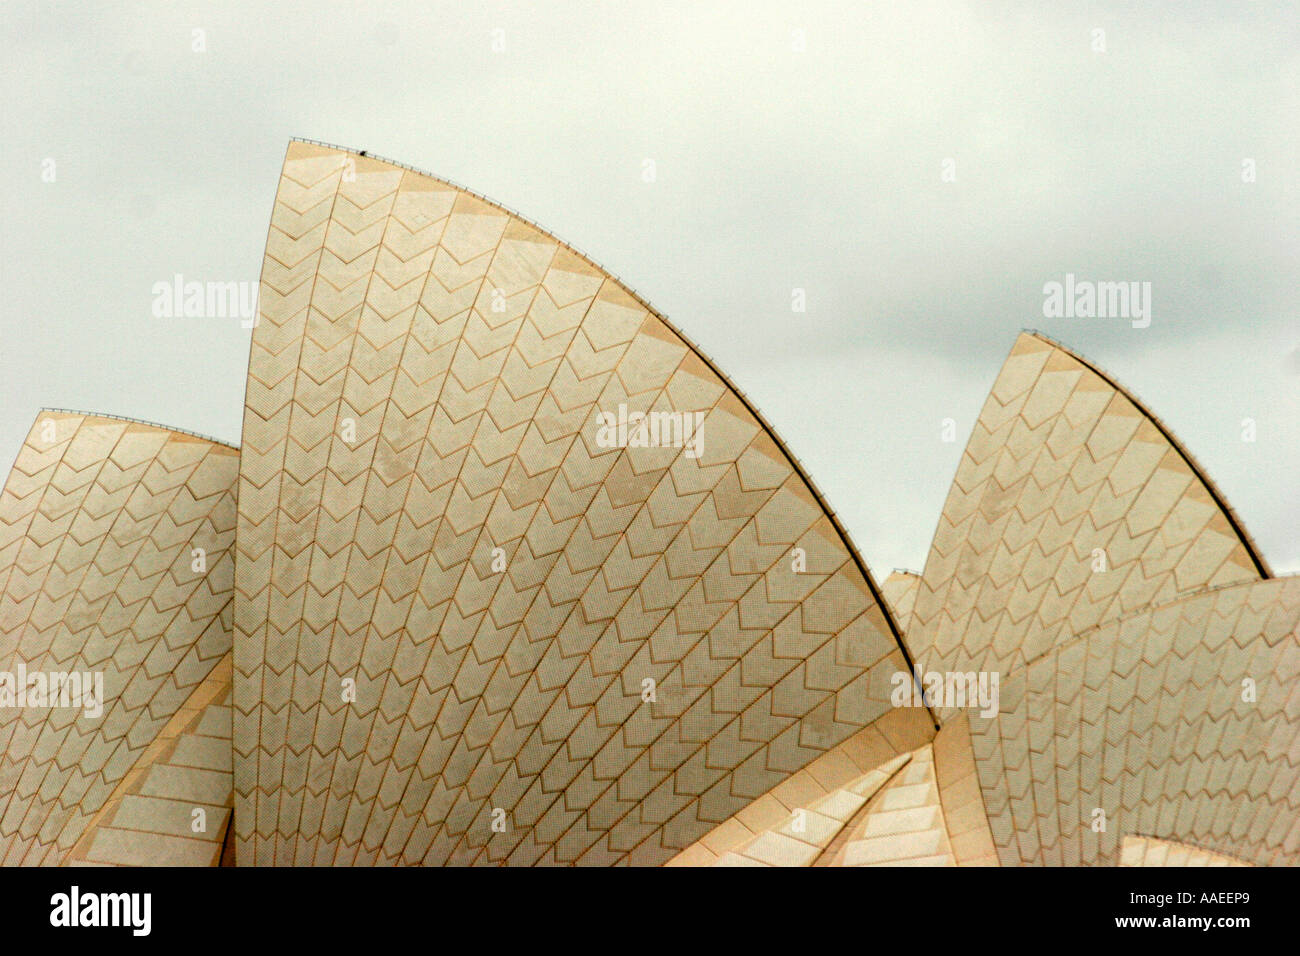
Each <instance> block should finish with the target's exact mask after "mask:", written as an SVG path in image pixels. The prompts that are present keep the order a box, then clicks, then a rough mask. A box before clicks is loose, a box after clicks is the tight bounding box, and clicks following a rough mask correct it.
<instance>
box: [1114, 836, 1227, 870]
mask: <svg viewBox="0 0 1300 956" xmlns="http://www.w3.org/2000/svg"><path fill="white" fill-rule="evenodd" d="M1119 865H1120V866H1250V864H1249V863H1243V862H1242V861H1241V860H1238V859H1235V858H1234V857H1230V856H1224V855H1223V854H1222V853H1211V852H1210V851H1209V850H1202V849H1201V848H1200V847H1196V846H1190V845H1189V844H1186V843H1175V842H1174V841H1172V840H1157V839H1155V838H1154V837H1137V836H1126V837H1125V838H1124V842H1123V844H1122V845H1121V846H1120V859H1119Z"/></svg>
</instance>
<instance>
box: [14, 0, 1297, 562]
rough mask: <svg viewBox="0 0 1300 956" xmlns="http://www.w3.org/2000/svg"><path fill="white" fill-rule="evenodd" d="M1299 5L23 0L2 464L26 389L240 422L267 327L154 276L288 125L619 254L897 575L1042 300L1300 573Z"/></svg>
mask: <svg viewBox="0 0 1300 956" xmlns="http://www.w3.org/2000/svg"><path fill="white" fill-rule="evenodd" d="M1298 21H1300V17H1298V15H1297V7H1296V4H1294V3H1276V4H1274V3H1266V2H1265V3H1249V4H1246V3H1239V2H1223V3H1205V2H1194V0H1180V2H1170V3H1146V4H1131V3H1127V2H1123V3H1120V2H1115V3H1095V4H1094V3H1070V4H1047V3H1043V4H1033V5H1031V4H1019V3H1000V2H972V3H956V2H944V3H921V2H898V3H874V2H873V3H865V2H857V3H839V4H812V3H798V4H795V3H789V4H771V3H736V4H714V3H707V2H684V3H670V2H654V3H645V2H638V3H614V2H605V3H582V2H573V0H566V2H562V3H560V2H555V3H546V2H540V3H538V2H533V3H522V2H514V3H485V4H478V3H469V2H460V3H422V4H415V3H410V4H406V3H388V2H375V3H320V2H318V3H310V4H305V3H288V2H277V3H272V4H266V5H262V4H253V3H247V2H224V3H167V4H165V5H164V4H161V3H157V4H125V3H105V4H102V5H98V4H97V5H91V4H81V3H78V4H59V5H57V6H56V5H53V4H35V3H27V2H14V0H6V2H5V3H3V5H0V25H2V29H3V43H4V51H5V52H4V66H3V71H4V72H3V83H4V89H3V102H4V110H3V111H2V112H0V134H2V136H3V142H4V144H5V147H4V150H3V152H2V153H0V164H2V165H0V171H2V173H3V179H2V182H3V185H0V197H2V198H0V202H2V204H3V205H2V206H0V212H2V213H3V220H4V222H3V243H4V245H3V257H2V259H0V261H3V263H4V270H5V276H4V278H5V283H4V288H5V291H6V295H5V297H4V300H3V303H0V408H3V410H4V412H5V414H4V415H3V416H2V417H0V467H3V468H5V469H6V470H7V468H8V466H9V464H10V463H11V462H12V461H13V458H14V456H15V454H16V453H17V450H18V447H19V445H20V443H21V441H22V438H23V436H24V435H25V434H26V431H27V429H28V427H29V426H30V423H31V421H32V420H33V418H34V416H35V414H36V410H37V409H38V408H39V407H40V406H43V405H49V406H63V407H72V408H80V409H88V410H95V411H103V412H109V413H114V414H121V415H130V416H134V417H139V418H145V419H149V420H153V421H158V422H162V423H164V424H168V425H173V426H177V427H182V428H188V429H191V430H194V431H198V432H202V433H206V434H210V435H213V436H215V437H218V438H221V439H224V440H228V441H232V442H238V440H239V429H240V423H241V419H242V403H243V395H244V374H245V370H246V368H247V361H248V345H249V335H250V332H249V330H247V329H243V328H241V326H240V323H239V321H238V319H213V318H208V319H159V318H155V317H154V316H153V315H152V312H151V304H152V289H153V286H154V283H156V282H159V281H170V280H171V278H172V276H173V275H175V274H176V273H180V274H183V275H184V276H185V277H186V278H187V279H198V280H214V281H256V279H257V277H258V273H259V271H260V267H261V259H262V251H263V245H264V243H265V238H266V230H267V222H268V220H269V218H270V214H271V204H272V201H273V198H274V193H275V188H276V183H277V178H278V175H279V169H280V164H281V160H282V157H283V154H284V149H285V146H286V143H287V141H288V139H289V137H291V136H305V137H309V138H313V139H320V140H325V141H327V142H331V143H337V144H340V145H344V146H349V147H354V148H358V149H367V150H370V151H371V152H373V153H376V154H378V155H381V156H385V157H391V158H393V159H397V160H400V161H403V162H406V163H409V164H411V165H413V166H416V167H418V168H421V169H424V170H427V171H429V172H431V173H433V174H435V175H438V176H442V177H444V178H447V179H451V180H454V181H456V182H459V183H461V184H464V185H466V186H468V187H470V188H471V189H474V190H476V191H478V192H481V193H483V194H485V195H487V196H489V197H491V198H493V199H495V200H497V201H499V202H501V203H502V204H504V205H506V206H508V207H510V208H512V209H516V210H519V211H520V212H521V213H523V214H524V215H525V216H527V217H528V218H530V219H533V220H535V221H536V222H538V223H539V224H541V225H542V226H543V227H544V228H546V229H548V230H550V231H552V232H554V233H555V234H556V235H558V236H559V237H561V238H562V239H564V240H566V241H568V242H569V243H571V244H572V245H574V246H575V247H577V248H579V249H581V250H583V251H584V252H586V253H588V254H589V255H590V256H591V257H592V258H593V259H594V260H595V261H597V262H599V263H601V264H602V265H604V266H605V267H606V268H608V269H609V270H610V271H612V272H613V273H614V274H616V275H618V276H619V277H620V278H622V279H623V280H624V281H625V282H626V283H627V284H628V285H629V286H630V287H631V288H633V289H634V290H636V291H637V292H638V293H640V294H641V295H642V296H643V297H644V298H645V299H647V301H649V302H650V303H651V304H652V305H654V306H655V307H656V308H657V309H658V310H659V311H661V312H662V313H664V314H665V315H667V316H668V317H669V318H670V320H671V321H673V323H674V324H675V325H676V326H677V327H678V328H680V329H681V330H682V332H683V333H684V334H685V335H687V336H688V337H690V338H691V339H692V340H693V341H694V342H695V343H696V344H698V345H699V346H700V347H701V348H702V349H703V350H704V351H705V352H706V353H708V354H709V355H710V356H711V357H712V358H713V359H714V360H715V362H716V363H717V364H718V366H719V367H720V368H721V369H722V370H723V371H725V372H726V373H727V374H728V376H729V377H730V378H731V379H732V381H734V382H735V383H736V384H737V386H738V387H739V388H740V389H741V390H742V391H744V392H745V393H746V394H747V395H748V396H749V397H750V398H751V399H752V400H753V401H754V403H755V404H756V405H757V406H758V407H759V408H760V409H762V411H763V412H764V414H765V416H766V417H767V418H768V419H769V421H771V423H772V424H773V425H774V426H775V427H776V429H777V430H778V431H779V432H780V433H781V435H782V437H783V438H784V439H785V440H786V442H787V444H788V445H789V446H790V448H791V449H792V450H793V451H794V453H795V454H796V455H797V456H799V458H800V459H801V460H802V462H803V463H804V465H805V466H806V467H807V469H808V471H809V472H810V473H811V475H812V476H813V478H814V480H815V481H816V482H817V483H818V484H819V486H820V487H821V489H822V490H823V491H824V492H825V494H826V496H827V497H828V498H829V500H830V502H831V504H832V506H833V507H834V508H835V509H836V511H837V512H838V513H839V514H840V516H841V518H842V520H843V522H844V524H845V526H846V527H847V529H848V531H849V533H850V534H851V535H852V536H853V538H854V540H855V542H856V544H857V545H858V547H859V549H860V550H861V552H862V554H863V557H864V558H865V559H866V560H867V561H868V563H869V564H870V565H871V567H872V569H873V571H875V572H876V573H877V575H878V576H882V577H883V575H884V574H886V573H887V572H888V571H889V569H890V568H891V567H895V566H903V567H911V568H917V569H919V568H920V567H921V566H922V564H923V562H924V560H925V555H926V552H927V550H928V547H929V542H930V538H931V536H932V534H933V532H934V528H935V524H936V522H937V520H938V516H939V511H940V508H941V506H942V504H943V500H944V497H945V495H946V494H947V490H948V486H949V484H950V483H951V481H952V476H953V473H954V471H955V469H956V465H957V461H958V458H959V457H960V454H961V449H962V446H963V444H964V442H965V439H966V437H967V436H968V435H969V432H970V428H971V426H972V424H973V422H974V419H975V416H976V415H977V414H978V412H979V409H980V406H981V405H982V403H983V400H984V397H985V395H986V394H987V392H988V389H989V387H990V385H991V384H992V382H993V379H994V377H995V376H996V375H997V372H998V369H999V367H1000V365H1001V363H1002V360H1003V358H1004V357H1005V355H1006V353H1007V351H1008V349H1009V348H1010V347H1011V344H1012V342H1013V341H1014V339H1015V336H1016V334H1017V332H1018V331H1019V330H1020V329H1021V328H1025V327H1030V328H1037V329H1040V330H1041V331H1043V332H1046V333H1047V334H1049V335H1051V336H1052V337H1054V338H1056V339H1058V340H1059V341H1061V342H1063V343H1064V344H1066V345H1068V346H1070V347H1071V348H1073V349H1074V350H1075V351H1077V352H1080V353H1081V354H1083V355H1084V356H1085V357H1087V358H1088V359H1090V360H1091V361H1093V362H1094V363H1095V364H1097V365H1099V366H1100V367H1101V368H1103V369H1105V370H1106V371H1108V372H1109V373H1111V374H1112V375H1113V376H1114V377H1115V378H1116V379H1117V380H1118V381H1119V382H1120V383H1121V384H1123V385H1124V386H1126V387H1127V388H1128V389H1129V390H1130V391H1131V392H1132V393H1133V394H1135V395H1137V396H1138V397H1139V398H1141V399H1142V400H1143V401H1144V402H1145V403H1146V404H1147V405H1148V407H1150V408H1151V409H1152V410H1153V411H1154V412H1155V414H1157V415H1158V416H1160V417H1161V419H1162V420H1163V421H1164V422H1165V423H1166V424H1167V426H1168V427H1170V428H1171V429H1172V430H1173V432H1174V433H1175V434H1176V435H1178V437H1179V438H1180V439H1181V440H1182V442H1183V444H1184V445H1185V446H1186V447H1187V448H1188V449H1189V450H1190V452H1191V453H1192V454H1193V456H1195V457H1196V459H1197V460H1198V461H1199V462H1200V463H1201V464H1202V465H1203V466H1204V467H1205V469H1206V471H1207V472H1208V473H1209V475H1210V476H1211V478H1212V479H1213V480H1214V481H1215V482H1216V484H1217V485H1218V486H1219V488H1220V490H1221V491H1222V492H1223V493H1224V495H1225V497H1226V498H1227V499H1228V501H1229V502H1231V503H1232V505H1233V506H1234V508H1235V509H1236V511H1237V512H1238V514H1239V515H1240V517H1241V518H1242V520H1243V521H1244V522H1245V524H1246V526H1247V528H1249V529H1250V531H1251V532H1252V534H1253V535H1254V537H1255V539H1256V541H1257V543H1258V544H1259V546H1260V548H1261V550H1262V551H1263V553H1264V556H1265V558H1266V559H1267V560H1268V561H1269V562H1270V563H1271V564H1272V566H1273V568H1274V570H1276V571H1279V572H1286V571H1290V572H1294V571H1300V495H1298V494H1297V475H1300V317H1298V316H1297V310H1296V303H1297V298H1298V295H1300V288H1298V287H1297V286H1298V282H1297V274H1298V272H1297V264H1298V260H1300V255H1298V253H1300V243H1298V241H1297V231H1298V229H1300V176H1298V173H1300V169H1298V168H1297V166H1298V157H1300V122H1297V117H1300V69H1298V67H1300V24H1298ZM195 30H201V31H203V33H202V35H201V38H202V44H201V45H202V46H204V47H205V49H204V50H203V51H202V52H196V51H195V49H194V48H195V46H196V45H197V44H196V34H195V33H194V31H195ZM1097 31H1102V33H1100V34H1099V33H1098V32H1097ZM1099 41H1100V42H1099ZM502 45H504V49H503V50H502V49H494V47H501V46H502ZM48 160H53V165H52V167H51V165H50V164H49V163H48V162H47V161H48ZM646 160H652V161H653V162H654V164H655V171H656V178H655V181H654V182H645V181H644V179H643V175H642V173H643V169H644V165H645V161H646ZM947 160H951V161H952V162H951V164H949V165H947V166H945V161H947ZM1246 161H1250V163H1251V164H1253V168H1254V181H1253V182H1247V181H1244V180H1245V179H1247V178H1249V177H1246V176H1244V175H1243V170H1244V169H1245V168H1246V166H1245V165H1244V164H1245V163H1246ZM51 168H52V169H53V170H54V181H53V182H46V181H45V178H48V177H47V176H45V177H43V174H44V173H47V171H48V170H49V169H51ZM945 169H946V170H947V171H948V172H949V173H951V174H955V177H954V175H949V176H948V177H946V178H945V176H944V173H945ZM1066 273H1074V274H1075V275H1076V276H1077V277H1079V278H1080V279H1092V280H1113V281H1142V282H1150V283H1151V284H1152V315H1151V323H1150V326H1149V327H1148V328H1134V327H1133V326H1132V323H1131V322H1129V321H1127V320H1125V319H1121V318H1107V319H1102V318H1090V319H1085V318H1069V319H1066V318H1061V319H1047V318H1044V317H1043V285H1044V283H1046V282H1050V281H1054V280H1055V281H1062V280H1063V279H1064V277H1065V274H1066ZM795 288H802V289H804V290H806V296H807V311H806V312H805V313H802V314H795V313H792V311H791V291H792V289H795ZM945 418H952V419H954V420H955V421H956V423H957V433H958V440H957V441H956V442H955V443H948V444H946V443H944V442H942V441H941V440H940V434H941V422H942V420H943V419H945ZM1244 418H1252V419H1254V420H1255V421H1256V422H1257V440H1256V441H1255V442H1254V443H1247V442H1243V441H1242V440H1241V432H1242V427H1241V423H1242V420H1243V419H1244Z"/></svg>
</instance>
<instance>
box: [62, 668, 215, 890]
mask: <svg viewBox="0 0 1300 956" xmlns="http://www.w3.org/2000/svg"><path fill="white" fill-rule="evenodd" d="M232 669H233V664H232V661H231V655H230V654H227V655H226V656H225V657H223V658H222V659H221V662H220V663H219V664H218V665H217V666H216V667H214V668H213V669H212V671H211V672H210V673H209V674H208V676H207V678H206V679H204V681H203V683H202V684H200V685H199V686H198V687H197V688H195V690H194V693H192V694H191V695H190V698H189V700H187V701H186V702H185V705H184V706H183V707H181V709H180V710H178V711H177V712H176V714H175V716H173V717H172V719H171V720H170V721H169V722H168V724H167V726H166V727H164V728H163V730H162V732H161V733H159V734H158V736H157V737H156V738H155V739H154V742H153V743H152V744H151V745H150V746H149V749H148V750H147V751H146V752H145V753H144V755H143V756H141V757H140V759H139V760H137V761H136V763H135V766H134V767H132V768H131V772H130V773H128V774H127V776H126V777H125V778H123V780H122V782H121V783H119V784H118V785H117V789H116V790H115V791H114V792H113V795H112V796H111V797H110V798H109V799H108V802H107V803H106V804H105V805H104V809H103V810H101V811H100V813H99V814H98V815H97V816H96V818H95V819H94V820H92V821H91V823H90V825H89V826H88V827H87V828H86V832H85V833H83V834H82V837H81V839H80V840H79V841H78V842H77V845H76V846H75V847H73V850H72V853H71V855H70V856H69V858H68V862H69V863H71V864H73V865H77V866H216V865H217V863H218V861H219V859H220V856H221V847H222V840H223V838H224V837H225V836H226V829H227V826H228V824H229V822H230V808H231V804H232V803H233V789H232V786H231V779H232V776H231V747H230V675H231V671H232Z"/></svg>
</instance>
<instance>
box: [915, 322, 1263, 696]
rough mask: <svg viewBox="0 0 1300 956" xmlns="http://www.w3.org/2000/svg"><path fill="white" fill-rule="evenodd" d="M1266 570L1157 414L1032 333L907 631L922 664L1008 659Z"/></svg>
mask: <svg viewBox="0 0 1300 956" xmlns="http://www.w3.org/2000/svg"><path fill="white" fill-rule="evenodd" d="M1267 576H1268V571H1267V568H1266V567H1265V566H1264V564H1263V562H1262V560H1261V559H1260V558H1259V557H1258V555H1257V554H1256V552H1255V550H1254V549H1253V547H1252V546H1251V545H1250V542H1249V541H1248V540H1247V539H1246V538H1245V536H1244V533H1243V532H1242V531H1241V530H1240V527H1239V526H1238V524H1237V523H1236V521H1235V520H1234V519H1233V517H1232V515H1231V513H1230V512H1229V511H1228V510H1227V509H1226V507H1225V506H1223V504H1222V499H1221V498H1220V497H1219V496H1218V495H1217V494H1216V493H1215V492H1214V490H1213V489H1212V488H1211V486H1209V485H1208V484H1207V482H1206V480H1205V479H1204V478H1203V477H1202V476H1201V473H1200V472H1199V471H1198V470H1197V469H1196V468H1195V466H1194V465H1193V464H1192V462H1191V460H1190V459H1189V457H1188V456H1187V455H1186V453H1185V452H1183V451H1182V450H1181V449H1180V448H1178V447H1177V446H1176V445H1174V444H1173V443H1172V441H1171V440H1170V438H1169V437H1168V436H1167V433H1166V432H1164V431H1163V430H1162V428H1161V427H1160V425H1159V423H1158V422H1157V421H1156V420H1155V419H1153V418H1152V417H1151V416H1150V415H1149V414H1148V413H1147V412H1146V411H1145V410H1144V409H1143V408H1142V407H1141V406H1140V405H1138V404H1137V403H1136V402H1135V401H1134V400H1133V399H1131V398H1130V397H1128V396H1127V395H1125V394H1124V392H1123V391H1121V390H1120V389H1119V388H1118V387H1117V386H1116V385H1114V384H1113V383H1112V382H1110V381H1109V380H1108V379H1106V378H1105V377H1104V376H1102V375H1101V374H1100V373H1099V372H1097V371H1096V370H1095V369H1093V368H1091V367H1090V366H1088V365H1087V364H1086V363H1084V362H1083V361H1082V360H1080V359H1078V358H1076V357H1075V356H1074V355H1072V354H1071V353H1069V352H1068V351H1066V350H1065V349H1063V348H1061V347H1060V346H1058V345H1056V344H1055V343H1052V342H1049V341H1048V340H1046V339H1043V338H1040V337H1039V336H1037V335H1033V334H1024V335H1021V336H1020V337H1019V339H1017V341H1016V344H1015V347H1014V348H1013V349H1012V351H1011V355H1010V357H1009V358H1008V359H1007V362H1006V364H1005V365H1004V366H1003V368H1002V371H1001V373H1000V374H999V375H998V378H997V381H996V382H995V383H994V386H993V390H992V393H991V394H990V395H989V398H988V401H987V402H985V405H984V409H983V411H982V412H981V413H980V416H979V420H978V421H977V422H976V423H975V428H974V432H973V433H972V435H971V438H970V442H969V444H968V445H967V446H966V451H965V454H964V455H963V457H962V460H961V464H960V465H959V467H958V469H957V475H956V478H955V479H954V481H953V485H952V489H951V491H950V492H949V495H948V500H947V502H946V503H945V504H944V508H943V514H942V516H941V517H940V519H939V527H938V530H937V532H936V533H935V537H934V542H933V544H932V545H931V549H930V554H929V557H928V559H927V561H926V566H925V571H924V574H923V576H922V580H921V583H920V588H919V590H918V592H917V595H916V599H915V608H914V611H913V615H912V618H911V620H910V622H909V625H908V628H907V633H908V646H909V648H910V649H911V651H912V653H913V655H914V660H915V662H916V665H917V667H918V669H920V670H923V671H953V670H959V671H966V670H982V671H1000V672H1006V671H1008V670H1011V669H1015V668H1018V667H1021V666H1023V665H1024V664H1025V663H1026V662H1028V661H1032V660H1034V659H1036V658H1038V657H1039V656H1041V655H1043V654H1045V653H1047V652H1048V651H1049V650H1050V649H1051V648H1052V647H1053V646H1054V645H1056V644H1057V643H1059V642H1061V641H1063V640H1066V639H1068V638H1069V637H1070V636H1071V635H1073V634H1078V633H1080V632H1082V631H1085V630H1087V629H1088V628H1090V627H1093V626H1094V625H1097V624H1100V623H1102V622H1104V621H1107V620H1112V619H1114V618H1116V617H1119V616H1121V615H1124V614H1127V613H1130V612H1132V611H1135V610H1137V609H1139V608H1142V607H1146V606H1148V605H1153V604H1162V603H1165V602H1167V601H1169V600H1171V599H1173V598H1174V597H1175V596H1176V595H1178V594H1186V593H1190V592H1193V591H1196V590H1199V589H1201V588H1205V587H1218V586H1220V585H1224V584H1232V583H1236V582H1241V581H1249V580H1258V579H1259V578H1261V577H1267ZM940 716H941V717H943V716H947V712H946V711H945V710H943V709H942V708H941V709H940Z"/></svg>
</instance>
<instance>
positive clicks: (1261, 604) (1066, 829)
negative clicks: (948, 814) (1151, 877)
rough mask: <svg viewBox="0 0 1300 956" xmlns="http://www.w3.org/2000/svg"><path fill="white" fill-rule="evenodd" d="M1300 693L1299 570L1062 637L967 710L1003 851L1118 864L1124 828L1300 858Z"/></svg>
mask: <svg viewBox="0 0 1300 956" xmlns="http://www.w3.org/2000/svg"><path fill="white" fill-rule="evenodd" d="M1298 695H1300V577H1286V578H1275V579H1271V580H1268V581H1254V582H1248V583H1244V584H1238V585H1234V586H1231V587H1224V588H1219V589H1215V590H1211V591H1206V592H1202V593H1200V594H1194V595H1191V596H1186V597H1182V598H1179V599H1177V600H1175V601H1172V602H1170V603H1168V604H1164V605H1161V606H1159V607H1154V608H1145V609H1142V610H1140V611H1138V612H1136V613H1134V614H1131V615H1128V616H1126V617H1124V618H1122V619H1120V620H1117V621H1112V622H1111V623H1109V624H1105V625H1103V626H1101V627H1098V628H1095V629H1093V630H1091V631H1088V632H1085V633H1084V634H1082V635H1079V636H1078V637H1076V638H1074V639H1072V640H1070V641H1068V642H1066V643H1064V644H1062V645H1059V646H1057V647H1055V648H1053V649H1051V650H1050V651H1049V652H1048V653H1046V654H1044V655H1042V656H1040V657H1038V658H1037V659H1035V660H1034V661H1033V662H1032V663H1031V664H1030V665H1029V667H1028V668H1027V669H1023V668H1022V669H1021V670H1019V671H1016V672H1013V673H1011V674H1008V675H1006V676H1005V677H1004V679H1003V683H1002V701H1001V705H1002V706H1001V711H1002V712H1001V713H1000V714H999V715H998V716H997V717H996V718H993V719H985V718H982V717H979V716H972V717H971V718H970V725H971V736H972V743H973V749H974V752H975V757H976V764H977V766H978V770H979V779H980V786H981V790H982V793H983V796H984V802H985V805H986V806H987V808H988V815H989V824H990V827H991V829H992V832H993V838H994V842H995V843H996V844H997V851H998V854H999V856H1000V858H1001V860H1002V863H1003V864H1004V865H1023V864H1043V863H1046V864H1057V865H1060V864H1066V865H1074V864H1080V863H1082V864H1114V863H1116V862H1117V861H1118V858H1119V854H1120V840H1121V838H1122V837H1123V836H1124V835H1125V834H1142V835H1146V836H1151V837H1157V838H1160V839H1169V840H1179V841H1183V842H1187V843H1191V844H1195V845H1196V846H1199V847H1202V848H1204V849H1206V850H1209V851H1212V852H1221V853H1226V854H1229V855H1232V856H1236V857H1240V858H1241V859H1243V860H1245V861H1247V862H1251V863H1256V864H1260V865H1268V864H1278V863H1294V862H1295V861H1296V859H1297V851H1300V816H1298V815H1297V808H1298V807H1300V706H1297V700H1298ZM1099 822H1100V823H1104V829H1101V828H1099V827H1098V826H1097V824H1098V823H1099Z"/></svg>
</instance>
